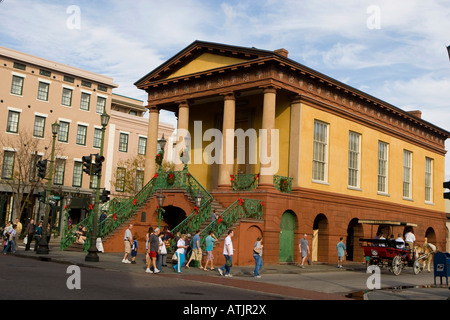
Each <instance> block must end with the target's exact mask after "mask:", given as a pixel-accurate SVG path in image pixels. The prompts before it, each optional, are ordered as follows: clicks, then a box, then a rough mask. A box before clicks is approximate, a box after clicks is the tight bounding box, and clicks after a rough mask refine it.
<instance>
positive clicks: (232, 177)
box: [230, 174, 234, 182]
mask: <svg viewBox="0 0 450 320" xmlns="http://www.w3.org/2000/svg"><path fill="white" fill-rule="evenodd" d="M230 177H231V182H233V181H234V175H233V174H232V175H230Z"/></svg>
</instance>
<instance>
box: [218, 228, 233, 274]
mask: <svg viewBox="0 0 450 320" xmlns="http://www.w3.org/2000/svg"><path fill="white" fill-rule="evenodd" d="M233 236H234V231H233V230H229V231H228V236H227V237H226V238H225V242H224V245H223V255H224V257H225V264H224V265H223V266H222V267H220V268H219V273H220V275H221V276H223V275H224V274H223V272H224V271H225V277H232V275H231V274H230V271H231V267H232V266H233V253H234V249H233V241H231V238H233Z"/></svg>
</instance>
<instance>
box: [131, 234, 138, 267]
mask: <svg viewBox="0 0 450 320" xmlns="http://www.w3.org/2000/svg"><path fill="white" fill-rule="evenodd" d="M137 251H138V243H137V240H136V236H133V245H132V246H131V263H132V264H136V256H137Z"/></svg>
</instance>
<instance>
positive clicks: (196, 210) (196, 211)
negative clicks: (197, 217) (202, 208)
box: [194, 206, 198, 214]
mask: <svg viewBox="0 0 450 320" xmlns="http://www.w3.org/2000/svg"><path fill="white" fill-rule="evenodd" d="M194 210H195V214H197V213H198V208H197V206H195V208H194Z"/></svg>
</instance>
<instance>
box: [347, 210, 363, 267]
mask: <svg viewBox="0 0 450 320" xmlns="http://www.w3.org/2000/svg"><path fill="white" fill-rule="evenodd" d="M363 235H364V232H363V227H362V225H361V224H360V223H358V219H356V218H355V219H352V220H351V221H350V223H349V224H348V228H347V239H346V242H345V245H346V247H347V255H348V256H347V260H349V261H356V260H358V259H359V258H361V259H362V258H363V250H362V249H361V247H360V246H358V243H359V242H358V239H359V238H362V237H363ZM355 259H356V260H355Z"/></svg>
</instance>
